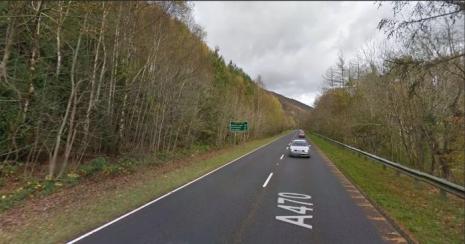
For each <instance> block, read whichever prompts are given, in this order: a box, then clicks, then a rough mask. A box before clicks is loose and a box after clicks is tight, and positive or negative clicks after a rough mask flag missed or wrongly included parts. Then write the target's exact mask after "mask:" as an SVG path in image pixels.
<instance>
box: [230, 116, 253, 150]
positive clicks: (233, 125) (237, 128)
mask: <svg viewBox="0 0 465 244" xmlns="http://www.w3.org/2000/svg"><path fill="white" fill-rule="evenodd" d="M228 127H229V131H230V132H233V133H234V145H236V137H237V132H247V131H248V130H249V124H248V123H247V121H229V126H228Z"/></svg>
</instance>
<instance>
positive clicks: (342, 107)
mask: <svg viewBox="0 0 465 244" xmlns="http://www.w3.org/2000/svg"><path fill="white" fill-rule="evenodd" d="M382 4H388V3H382ZM393 11H394V13H395V14H396V15H395V16H394V18H393V19H383V20H382V21H381V22H380V23H379V25H378V26H379V29H380V30H381V31H384V32H385V33H386V35H387V36H388V37H389V38H390V40H391V41H392V42H391V43H394V44H393V45H386V44H379V45H368V46H366V47H363V48H361V52H360V55H358V56H357V57H355V58H353V59H350V60H346V59H345V58H344V56H343V54H342V53H341V54H340V55H339V58H338V60H337V63H336V64H335V65H334V66H332V67H330V68H328V71H327V72H326V74H325V75H324V79H325V80H326V84H327V85H326V88H325V89H324V91H323V94H322V96H321V97H319V99H318V100H317V102H316V103H315V105H316V106H315V109H314V111H313V113H312V117H311V127H312V129H314V130H315V131H317V132H320V133H322V134H325V135H327V136H329V137H332V138H334V139H337V140H341V141H344V142H346V143H348V144H351V145H354V146H356V147H359V148H362V149H364V150H367V151H369V152H372V153H375V154H377V155H380V156H383V157H385V158H388V159H391V160H394V161H397V162H400V163H403V164H405V165H407V166H409V167H412V168H416V169H420V170H422V171H424V172H428V173H431V174H434V175H437V176H440V177H443V178H446V179H449V180H452V181H454V182H457V183H460V184H464V179H463V178H464V161H465V158H464V148H465V142H464V138H465V134H464V133H465V128H464V124H465V121H464V115H465V113H464V109H465V108H464V105H465V99H464V82H465V49H464V48H465V47H464V45H465V40H464V21H465V20H464V12H465V3H464V2H463V1H456V2H395V3H393ZM402 16H404V17H405V16H408V18H407V19H405V18H403V17H402Z"/></svg>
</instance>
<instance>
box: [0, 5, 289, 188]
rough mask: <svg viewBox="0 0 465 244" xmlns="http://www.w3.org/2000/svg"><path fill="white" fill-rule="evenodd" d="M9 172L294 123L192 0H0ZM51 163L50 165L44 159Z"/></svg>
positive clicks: (1, 124) (0, 123)
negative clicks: (213, 35)
mask: <svg viewBox="0 0 465 244" xmlns="http://www.w3.org/2000/svg"><path fill="white" fill-rule="evenodd" d="M0 13H1V15H2V16H3V18H1V19H0V29H1V31H2V33H5V34H4V35H2V36H1V37H0V38H1V40H0V55H1V56H0V57H1V63H0V111H1V112H0V162H1V165H2V166H1V167H2V171H1V173H2V175H1V176H2V177H6V176H7V175H8V172H10V171H9V170H10V169H12V168H14V169H16V170H18V169H20V170H21V172H22V174H23V175H24V177H25V178H27V177H30V176H35V175H38V176H40V177H47V178H48V179H55V178H59V177H61V176H63V174H65V173H67V172H69V171H70V170H73V169H76V167H78V166H79V165H81V164H86V162H88V161H90V160H92V159H95V158H96V157H98V156H118V155H122V154H125V153H133V154H134V153H153V154H154V155H158V154H161V153H169V152H172V151H175V150H181V149H184V148H190V147H192V146H194V145H210V146H221V145H223V144H225V143H231V142H232V140H231V139H230V137H231V135H230V134H229V133H228V128H227V126H228V122H229V121H230V120H246V121H248V122H249V125H250V132H249V133H247V134H246V135H245V136H243V137H241V138H242V139H244V140H245V139H248V138H254V137H261V136H264V135H269V134H274V133H277V132H280V131H282V130H283V129H285V128H288V126H289V125H291V120H289V119H288V118H286V117H285V114H284V112H283V109H282V105H281V103H280V102H279V100H278V99H277V98H276V97H274V96H272V95H271V94H269V93H268V92H266V91H264V90H263V89H262V88H261V87H260V86H259V85H257V84H256V82H254V80H252V79H251V78H250V77H249V76H248V75H247V74H245V73H244V72H243V71H242V70H241V69H240V68H238V67H236V66H235V65H234V64H232V63H229V64H227V63H226V62H225V60H223V58H222V57H221V56H220V55H219V54H218V50H215V51H212V50H210V49H209V48H208V47H207V45H206V44H205V42H204V41H203V39H202V38H203V36H204V33H203V31H202V30H201V28H200V27H199V26H198V25H196V24H195V23H194V22H193V21H192V17H191V16H190V9H189V6H188V4H186V3H184V2H161V3H148V2H145V1H132V2H80V1H73V2H70V1H68V2H46V1H32V2H29V1H25V2H19V1H18V2H16V1H10V2H1V3H0ZM45 165H46V167H44V166H45Z"/></svg>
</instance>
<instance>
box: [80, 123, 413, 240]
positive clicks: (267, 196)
mask: <svg viewBox="0 0 465 244" xmlns="http://www.w3.org/2000/svg"><path fill="white" fill-rule="evenodd" d="M295 136H296V132H292V133H291V134H289V135H286V136H284V137H281V138H280V139H278V140H276V141H274V142H272V143H271V144H268V145H267V146H264V147H262V148H260V149H258V150H256V151H255V152H253V153H250V154H248V155H246V156H245V157H242V158H240V159H239V160H236V161H234V162H233V163H230V164H228V165H226V166H225V167H223V168H221V169H219V170H217V171H215V172H213V173H211V174H209V175H207V176H206V177H203V178H201V179H200V180H197V181H195V182H193V183H192V184H189V185H187V186H186V187H183V188H182V189H179V190H177V191H175V192H174V193H172V194H169V195H167V196H166V197H162V198H161V199H159V200H157V201H155V202H153V203H151V204H148V205H147V206H145V207H142V208H141V209H140V210H138V211H135V212H134V213H130V214H128V215H127V216H125V217H123V218H120V219H119V220H117V221H113V222H111V223H109V224H107V225H106V226H104V227H100V228H98V229H97V230H94V231H92V232H90V233H87V234H86V235H83V236H81V237H79V238H77V239H75V240H73V241H71V242H73V243H74V242H76V243H112V244H113V243H386V242H393V241H392V240H396V241H398V242H404V239H403V238H402V237H400V236H399V235H398V233H397V232H396V231H395V230H394V229H393V228H392V227H391V226H390V224H389V223H387V221H386V220H385V219H384V218H383V217H379V216H381V215H379V213H378V212H377V211H376V210H373V209H371V210H370V211H371V212H372V213H373V212H374V213H375V214H378V217H373V216H371V217H370V216H369V215H370V214H369V212H367V211H366V210H365V209H364V208H363V207H362V206H371V205H370V204H369V203H367V201H364V204H365V205H361V204H359V201H358V200H357V199H362V200H364V198H363V196H361V195H358V196H357V197H355V198H354V196H353V194H352V193H353V191H355V192H357V190H350V189H355V188H353V186H351V185H348V181H344V180H343V179H342V180H341V176H340V175H338V171H335V170H334V169H333V168H334V166H331V165H330V164H329V163H328V162H327V161H325V159H324V156H323V155H321V154H320V153H319V152H318V151H317V150H313V149H312V151H311V155H312V157H311V158H290V157H289V156H288V155H287V149H286V147H287V144H288V143H289V142H290V141H291V140H292V139H293V138H295ZM312 148H313V147H312ZM342 177H343V176H342ZM348 187H352V188H348ZM371 207H372V206H371ZM380 223H381V225H380ZM379 226H384V227H382V228H380V227H379ZM383 228H384V229H383ZM386 233H387V234H386ZM389 234H391V235H394V237H395V238H394V239H389V238H390V237H389V236H387V235H389Z"/></svg>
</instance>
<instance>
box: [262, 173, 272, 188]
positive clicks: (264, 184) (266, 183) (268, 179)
mask: <svg viewBox="0 0 465 244" xmlns="http://www.w3.org/2000/svg"><path fill="white" fill-rule="evenodd" d="M271 176H273V173H270V175H268V178H266V181H265V183H263V188H265V187H266V185H268V181H270V179H271Z"/></svg>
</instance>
